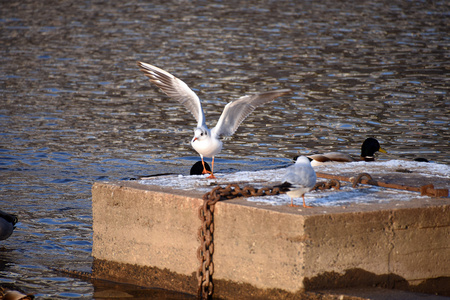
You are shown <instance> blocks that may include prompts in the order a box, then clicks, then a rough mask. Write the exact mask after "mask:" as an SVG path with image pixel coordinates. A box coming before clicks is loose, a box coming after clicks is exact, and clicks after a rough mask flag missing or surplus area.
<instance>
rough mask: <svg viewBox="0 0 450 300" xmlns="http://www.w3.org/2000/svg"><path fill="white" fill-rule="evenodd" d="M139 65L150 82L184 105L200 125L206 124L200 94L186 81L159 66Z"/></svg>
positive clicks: (141, 63) (139, 63)
mask: <svg viewBox="0 0 450 300" xmlns="http://www.w3.org/2000/svg"><path fill="white" fill-rule="evenodd" d="M138 66H139V67H140V68H141V71H142V72H144V74H145V76H147V77H148V78H150V82H152V83H154V84H155V85H156V86H158V87H159V88H160V89H161V90H162V91H163V92H164V93H165V94H166V95H167V96H169V97H171V98H173V99H175V100H177V101H178V102H180V103H181V104H183V105H184V107H186V108H187V109H188V110H189V111H190V112H191V113H192V115H193V116H194V117H195V119H196V120H197V123H198V127H201V126H202V125H205V114H204V113H203V109H202V105H201V103H200V99H199V98H198V96H197V95H196V94H195V93H194V92H193V91H192V90H191V89H190V88H189V87H188V86H187V84H186V83H184V82H183V81H181V80H180V79H178V78H177V77H175V76H173V75H172V74H170V73H168V72H166V71H164V70H163V69H160V68H158V67H155V66H152V65H150V64H146V63H143V62H138Z"/></svg>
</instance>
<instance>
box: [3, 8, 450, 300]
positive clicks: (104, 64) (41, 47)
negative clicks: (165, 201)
mask: <svg viewBox="0 0 450 300" xmlns="http://www.w3.org/2000/svg"><path fill="white" fill-rule="evenodd" d="M0 12H1V16H0V30H1V36H0V39H1V46H0V51H1V56H0V62H1V64H0V71H1V72H0V95H1V98H0V128H1V130H0V178H1V181H0V188H1V193H0V204H1V205H0V209H2V210H5V211H7V212H11V213H15V214H17V215H18V216H19V218H20V223H18V226H17V229H16V230H15V232H14V234H13V236H11V237H10V238H9V239H8V240H6V241H1V244H0V281H1V283H2V285H3V286H9V287H13V288H17V289H20V290H24V291H26V292H29V293H34V294H35V295H37V296H38V298H39V299H58V298H59V299H69V298H78V299H91V298H93V297H94V296H93V293H94V290H95V289H96V285H95V284H94V283H92V282H89V281H84V280H81V279H77V278H71V277H69V276H66V275H63V274H61V273H58V272H56V271H54V270H53V269H64V268H67V269H72V270H80V271H89V270H90V267H91V263H92V258H91V256H90V253H91V248H92V212H91V193H90V188H91V185H92V183H93V182H95V181H102V180H116V179H129V178H133V177H136V176H140V175H150V174H157V173H167V172H173V173H182V174H188V172H189V168H190V166H191V165H192V164H193V163H194V162H195V161H197V160H198V156H197V154H196V153H195V152H194V150H193V149H191V147H190V145H189V141H190V139H191V138H192V135H193V128H194V126H195V125H196V122H195V121H194V119H193V118H192V117H191V115H190V114H189V113H188V112H186V111H185V109H184V108H183V107H181V106H180V105H178V103H176V102H174V101H173V100H171V99H169V98H168V97H166V96H165V95H164V94H162V93H161V92H160V91H159V90H158V89H157V88H155V87H154V86H152V85H151V84H150V83H149V82H148V80H147V79H146V77H144V76H143V74H142V73H141V72H140V71H139V70H138V67H137V65H136V62H137V61H144V62H147V63H151V64H154V65H156V66H159V67H161V68H163V69H165V70H167V71H169V72H171V73H172V74H174V75H175V76H177V77H179V78H181V79H182V80H184V81H185V82H186V83H187V84H188V85H189V86H190V87H191V88H192V89H193V90H194V91H195V92H197V93H198V95H199V96H200V98H201V99H202V101H203V103H204V109H205V111H206V114H207V122H208V121H209V122H208V124H209V125H210V127H213V126H214V125H215V120H217V119H218V117H219V115H220V113H221V110H222V108H223V106H224V105H225V104H226V103H227V102H229V101H231V100H233V99H236V98H238V97H240V96H242V95H245V94H249V93H255V92H262V91H267V90H272V89H281V88H290V89H291V90H292V91H293V92H292V94H291V95H288V96H284V97H281V98H279V99H276V100H275V101H273V102H272V103H270V104H267V105H264V106H263V107H260V108H258V109H256V110H255V111H254V113H252V114H251V116H250V117H249V118H248V119H246V120H245V121H244V123H243V124H242V125H241V127H240V128H239V129H238V131H237V132H236V134H234V136H233V137H232V138H227V139H226V141H225V143H224V149H223V150H222V152H221V153H220V155H218V156H217V159H216V168H215V171H216V172H232V171H236V170H259V169H264V168H267V169H269V168H274V167H281V166H287V165H288V164H289V163H290V161H291V159H292V157H293V156H295V155H297V154H299V153H306V154H307V153H320V152H323V151H333V150H341V151H344V152H348V153H351V154H358V153H359V148H360V145H361V142H362V141H363V140H364V139H365V138H366V137H367V136H373V137H376V138H377V139H378V140H379V141H380V143H381V145H382V147H383V148H384V149H386V150H387V151H388V152H389V154H388V155H384V154H381V155H380V159H392V158H396V159H398V158H400V159H413V158H417V157H424V158H426V159H428V160H430V161H432V162H438V163H444V164H449V163H450V157H449V156H448V153H449V150H450V149H449V137H450V131H449V115H450V103H449V102H450V100H449V76H448V74H449V70H450V64H449V61H450V55H449V54H450V49H449V46H450V37H449V34H448V32H450V28H449V25H448V24H450V23H449V12H450V4H449V2H448V1H399V0H389V1H357V2H344V1H334V0H333V1H331V0H325V1H283V0H282V1H246V2H244V1H235V0H231V1H182V0H179V1H167V0H164V1H148V2H147V1H130V2H128V3H125V2H123V1H89V0H87V1H78V2H75V1H56V0H55V1H29V0H24V1H1V6H0ZM180 297H183V296H182V295H180Z"/></svg>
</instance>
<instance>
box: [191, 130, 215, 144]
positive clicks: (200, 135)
mask: <svg viewBox="0 0 450 300" xmlns="http://www.w3.org/2000/svg"><path fill="white" fill-rule="evenodd" d="M210 134H211V133H210V132H209V130H208V129H206V128H203V127H198V128H195V130H194V138H193V139H192V142H195V141H197V140H199V141H202V140H204V139H206V138H208V136H209V135H210Z"/></svg>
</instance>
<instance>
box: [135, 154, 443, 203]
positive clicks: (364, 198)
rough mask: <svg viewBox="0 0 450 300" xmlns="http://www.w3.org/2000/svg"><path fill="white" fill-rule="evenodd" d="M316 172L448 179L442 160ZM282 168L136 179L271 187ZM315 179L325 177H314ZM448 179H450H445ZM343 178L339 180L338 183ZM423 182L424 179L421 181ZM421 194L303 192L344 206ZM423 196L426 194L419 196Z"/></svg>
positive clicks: (362, 189)
mask: <svg viewBox="0 0 450 300" xmlns="http://www.w3.org/2000/svg"><path fill="white" fill-rule="evenodd" d="M314 169H315V170H316V172H321V173H327V174H334V175H344V176H349V174H353V175H357V174H359V173H363V172H366V173H369V174H371V175H377V176H378V175H384V174H392V173H396V174H398V172H399V171H400V172H412V173H414V174H415V175H420V176H422V177H425V178H432V177H433V178H441V179H443V180H447V179H450V167H449V166H448V165H443V164H435V163H424V162H415V161H403V160H390V161H383V162H353V163H339V164H338V163H335V164H324V165H321V166H317V167H314ZM285 170H286V169H285V168H280V169H273V170H262V171H251V172H250V171H242V172H236V173H217V174H215V175H216V177H217V179H206V177H207V175H195V176H183V175H172V176H170V175H169V176H157V177H150V178H146V179H141V180H139V183H141V184H151V185H158V186H166V187H171V188H173V189H180V190H197V191H201V192H202V193H203V192H204V193H207V192H209V191H211V190H212V189H213V188H214V187H215V186H217V185H220V186H223V187H225V186H226V185H227V184H230V183H237V184H238V185H239V186H240V187H244V186H247V185H251V186H254V187H256V188H260V187H272V186H274V185H277V184H280V183H281V178H282V176H283V175H284V173H285ZM318 181H326V180H325V179H321V178H318ZM449 182H450V180H449ZM342 183H343V182H341V184H342ZM423 184H425V182H424V183H423ZM418 197H421V196H420V194H418V193H417V192H408V191H403V190H395V189H386V188H380V187H375V186H368V185H360V186H358V187H357V188H352V187H351V185H350V184H349V183H347V184H346V185H344V186H343V187H341V189H340V190H338V191H335V190H324V191H312V192H309V193H306V194H305V199H306V203H307V204H308V205H311V206H323V207H327V206H345V205H352V204H371V203H383V202H388V201H392V200H396V201H408V200H410V199H412V198H415V199H417V198H418ZM423 198H429V197H425V196H423ZM247 200H248V201H255V202H258V203H261V204H268V205H286V204H288V203H290V198H289V197H288V196H287V195H286V194H281V195H276V196H262V197H248V198H247ZM301 202H302V199H301V198H299V199H294V203H297V204H301Z"/></svg>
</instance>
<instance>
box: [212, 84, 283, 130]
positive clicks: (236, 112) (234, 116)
mask: <svg viewBox="0 0 450 300" xmlns="http://www.w3.org/2000/svg"><path fill="white" fill-rule="evenodd" d="M290 92H291V90H289V89H284V90H276V91H270V92H265V93H259V94H255V95H250V96H243V97H241V98H239V99H238V100H236V101H233V102H230V103H228V104H227V105H226V106H225V108H224V110H223V112H222V115H221V116H220V118H219V121H218V122H217V125H216V127H214V128H213V129H212V130H211V131H212V132H213V134H216V135H217V136H220V135H232V134H233V133H234V132H235V131H236V129H237V128H238V127H239V125H240V124H241V123H242V121H244V120H245V118H247V116H248V115H249V114H250V113H251V112H252V111H253V110H254V109H255V108H257V107H258V106H260V105H263V104H264V103H267V102H270V101H272V100H273V99H275V98H277V97H280V96H283V95H285V94H288V93H290Z"/></svg>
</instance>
